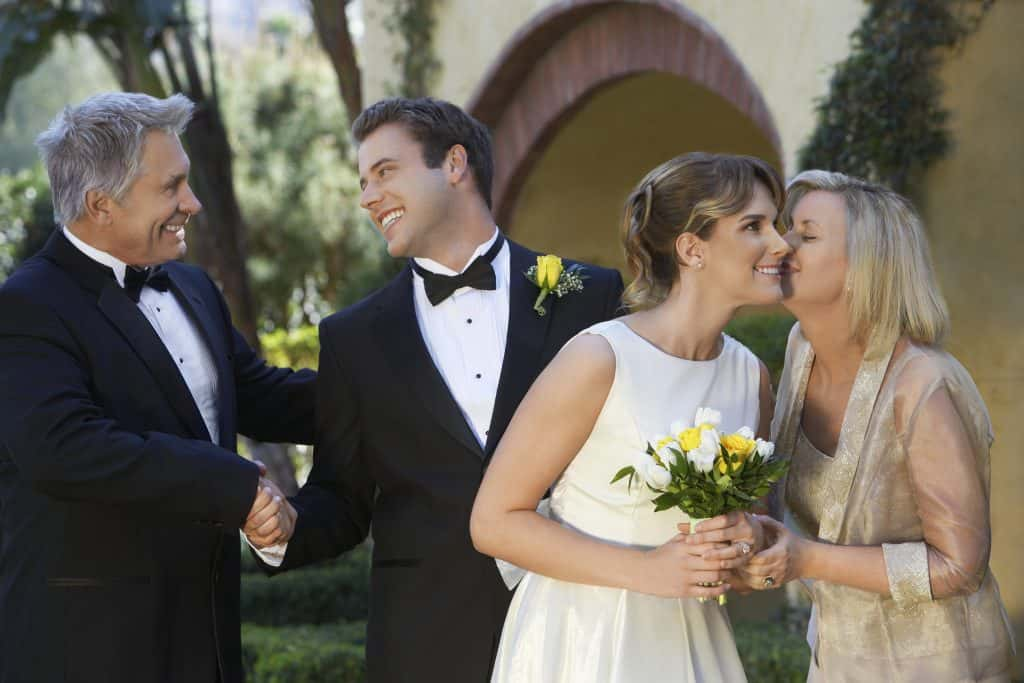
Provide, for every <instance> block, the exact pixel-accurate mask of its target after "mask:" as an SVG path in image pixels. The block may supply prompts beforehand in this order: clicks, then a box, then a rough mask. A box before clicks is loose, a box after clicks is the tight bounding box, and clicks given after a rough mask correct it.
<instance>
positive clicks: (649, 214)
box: [622, 152, 783, 310]
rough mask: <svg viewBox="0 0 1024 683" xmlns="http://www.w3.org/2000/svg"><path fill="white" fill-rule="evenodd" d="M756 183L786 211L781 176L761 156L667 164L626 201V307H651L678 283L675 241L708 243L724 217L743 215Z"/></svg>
mask: <svg viewBox="0 0 1024 683" xmlns="http://www.w3.org/2000/svg"><path fill="white" fill-rule="evenodd" d="M757 183H761V184H762V185H764V186H765V188H766V189H767V190H768V192H769V193H770V194H771V196H772V200H773V201H774V203H775V206H776V207H777V208H779V209H781V208H782V202H783V190H782V180H781V178H779V174H778V173H777V172H776V171H775V169H773V168H772V167H771V166H769V165H768V164H767V163H766V162H764V161H762V160H761V159H758V158H756V157H748V156H738V155H733V154H708V153H706V152H691V153H689V154H683V155H681V156H678V157H676V158H674V159H671V160H669V161H666V162H665V163H663V164H661V165H660V166H658V167H657V168H655V169H654V170H652V171H651V172H650V173H648V174H647V175H646V176H645V177H644V179H643V180H641V181H640V184H639V185H637V186H636V187H635V188H634V189H633V191H632V192H631V193H630V194H629V197H628V198H627V199H626V207H625V215H624V216H623V219H622V242H623V247H624V248H625V251H626V262H627V263H628V264H629V268H630V270H631V271H632V272H633V276H634V278H633V281H632V282H630V284H629V286H628V287H626V291H625V293H624V294H623V302H624V303H625V305H626V307H627V308H629V309H631V310H642V309H645V308H651V307H652V306H655V305H657V304H659V303H661V302H662V301H664V300H665V297H667V296H668V293H669V290H671V289H672V285H673V284H675V282H676V280H677V279H678V278H679V265H680V264H679V263H678V261H677V259H676V251H675V244H676V239H678V237H679V236H680V235H681V234H683V233H685V232H692V233H693V234H695V235H697V236H698V237H700V238H701V239H705V240H706V239H708V238H709V237H710V236H711V230H712V228H713V227H714V225H715V223H716V222H717V221H718V219H719V218H723V217H725V216H732V215H734V214H736V213H739V212H740V211H742V210H743V208H744V207H746V206H747V204H749V203H750V200H751V198H752V197H753V196H754V187H755V185H756V184H757Z"/></svg>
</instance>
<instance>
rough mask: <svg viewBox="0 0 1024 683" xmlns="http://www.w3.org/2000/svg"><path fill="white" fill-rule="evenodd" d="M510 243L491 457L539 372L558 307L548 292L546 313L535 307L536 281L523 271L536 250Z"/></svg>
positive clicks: (488, 448)
mask: <svg viewBox="0 0 1024 683" xmlns="http://www.w3.org/2000/svg"><path fill="white" fill-rule="evenodd" d="M508 247H509V302H508V337H507V339H506V341H505V358H504V360H503V361H502V364H501V377H500V379H499V380H498V393H497V395H496V396H495V399H494V411H493V412H492V413H491V426H490V429H488V438H487V446H486V448H485V449H484V450H485V452H486V454H487V456H488V457H490V455H491V454H492V453H493V452H494V448H495V447H496V446H497V444H498V440H500V439H501V437H502V435H503V434H504V433H505V428H506V427H507V426H508V423H509V420H511V419H512V415H513V414H514V413H515V411H516V407H518V405H519V402H520V401H522V400H523V397H524V396H525V395H526V392H527V390H528V389H529V388H530V385H531V384H533V380H534V379H536V377H537V375H538V374H539V370H540V363H541V353H542V352H543V350H544V341H545V339H546V338H547V334H548V327H549V325H550V324H551V318H552V316H554V315H555V310H556V309H557V307H556V306H553V305H552V301H553V300H554V298H555V297H554V296H549V297H548V298H547V301H546V302H545V309H546V310H547V314H546V315H538V314H537V312H536V311H535V310H533V304H534V301H536V299H537V291H538V290H537V286H536V285H535V284H533V283H532V282H530V281H529V280H527V279H526V277H525V275H524V273H526V271H527V269H529V267H530V266H533V265H536V263H537V254H536V253H534V252H532V251H530V250H529V249H526V248H524V247H521V246H519V245H518V244H515V243H514V242H512V241H509V243H508Z"/></svg>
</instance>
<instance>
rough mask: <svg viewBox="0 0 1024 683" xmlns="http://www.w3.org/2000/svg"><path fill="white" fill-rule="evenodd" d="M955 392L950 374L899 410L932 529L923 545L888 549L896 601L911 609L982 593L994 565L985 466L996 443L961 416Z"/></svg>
mask: <svg viewBox="0 0 1024 683" xmlns="http://www.w3.org/2000/svg"><path fill="white" fill-rule="evenodd" d="M955 391H956V388H955V387H954V388H953V389H951V388H950V385H949V383H948V382H947V381H946V379H945V378H944V377H936V378H934V379H932V380H931V381H928V382H927V383H925V384H924V386H923V390H922V391H913V390H912V391H910V392H909V394H910V395H905V396H904V400H903V401H899V402H897V405H896V407H897V410H896V427H897V430H898V433H900V435H901V441H902V445H903V448H904V449H905V452H906V454H907V462H908V467H909V470H910V482H911V486H912V488H913V495H914V501H915V504H916V506H917V511H918V515H919V517H920V519H921V527H922V530H923V532H924V542H923V543H922V542H917V543H899V544H887V545H886V546H884V548H883V549H884V553H885V561H886V571H887V573H888V576H889V585H890V589H891V591H892V596H893V598H894V599H895V600H896V601H897V602H898V603H901V604H903V605H909V604H913V603H916V602H919V601H923V600H930V599H935V600H938V599H941V598H946V597H950V596H953V595H958V594H965V593H971V592H974V591H976V590H977V589H978V587H979V586H980V585H981V582H982V580H983V579H984V577H985V571H986V568H987V566H988V555H989V549H990V547H991V529H990V526H989V503H988V497H987V495H986V489H987V486H986V482H985V474H984V473H985V472H986V471H987V470H985V469H984V468H985V466H986V464H987V462H988V460H987V458H988V453H987V450H988V446H989V440H988V438H978V436H977V435H974V434H973V432H972V430H973V429H974V427H975V426H976V421H975V420H974V419H973V418H972V416H970V415H967V416H965V415H962V414H961V411H958V409H957V404H956V403H955V402H954V399H953V394H952V392H955ZM978 400H979V401H980V397H979V399H978ZM980 410H981V411H984V404H981V405H980ZM988 436H989V435H984V437H988ZM982 449H983V450H984V452H979V451H981V450H982Z"/></svg>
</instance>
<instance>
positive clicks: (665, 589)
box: [631, 534, 730, 598]
mask: <svg viewBox="0 0 1024 683" xmlns="http://www.w3.org/2000/svg"><path fill="white" fill-rule="evenodd" d="M714 547H715V546H714V544H704V545H693V544H690V543H687V542H686V536H685V535H684V534H679V535H678V536H675V537H674V538H673V539H672V540H670V541H669V542H667V543H665V544H664V545H661V546H659V547H657V548H655V549H654V550H648V551H646V552H644V553H643V555H642V556H641V557H642V559H641V561H640V563H639V565H638V567H637V569H638V571H637V576H636V581H635V582H634V585H633V586H631V589H632V590H636V591H638V592H641V593H648V594H650V595H659V596H661V597H665V598H694V597H699V598H717V597H718V596H719V595H724V594H725V593H726V592H727V591H728V590H729V589H730V586H729V584H728V583H722V584H721V585H713V584H718V583H719V582H725V581H726V580H727V579H728V578H729V575H730V572H728V571H727V570H724V569H720V568H719V563H718V562H716V561H712V560H705V559H704V558H703V555H704V554H705V553H707V552H708V551H710V550H713V549H714ZM700 584H712V585H710V586H707V585H705V586H702V585H700Z"/></svg>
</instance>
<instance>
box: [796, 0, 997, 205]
mask: <svg viewBox="0 0 1024 683" xmlns="http://www.w3.org/2000/svg"><path fill="white" fill-rule="evenodd" d="M994 2H995V0H870V2H869V5H870V6H869V9H868V12H867V15H866V16H865V17H864V19H863V21H862V22H861V24H860V26H859V27H858V28H857V29H856V31H854V33H853V36H852V50H851V52H850V54H849V56H848V57H847V58H846V59H845V60H844V61H843V62H840V63H839V64H838V65H837V66H836V70H835V73H834V74H833V76H832V81H831V83H830V86H829V92H828V94H827V95H826V96H825V97H824V98H822V99H821V100H820V101H819V102H818V104H817V107H816V110H817V119H818V120H817V125H816V128H815V130H814V132H813V134H812V135H811V138H810V140H809V141H808V143H807V144H806V146H805V147H804V148H803V149H802V150H801V152H800V155H799V160H798V162H799V165H800V167H801V168H825V169H830V170H838V171H843V172H844V173H849V174H851V175H856V176H860V177H863V178H868V179H871V180H874V181H878V182H882V183H885V184H887V185H889V186H890V187H892V188H893V189H895V190H897V191H899V192H907V191H909V190H911V189H912V186H913V183H914V180H915V179H916V178H917V177H918V175H919V174H920V172H921V171H923V170H924V169H925V168H926V167H927V166H928V165H929V164H930V163H932V162H933V161H935V160H937V159H939V158H941V157H942V156H943V155H944V154H945V152H946V151H947V149H948V148H949V144H950V133H949V131H948V129H947V128H946V123H947V120H948V118H949V112H948V111H946V110H945V109H944V108H943V106H942V102H941V95H942V85H941V82H940V80H939V75H938V69H939V67H940V66H941V64H942V60H943V58H944V56H945V55H946V54H948V52H949V51H950V50H952V49H955V48H957V47H958V46H959V45H960V44H961V42H962V41H963V39H964V38H965V37H966V36H968V35H969V34H970V33H971V32H972V31H973V30H974V29H975V28H976V27H977V26H978V24H979V23H980V21H981V19H982V17H983V15H984V14H985V12H987V11H988V9H989V8H990V7H991V6H992V4H993V3H994Z"/></svg>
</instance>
